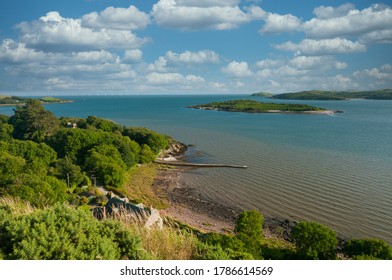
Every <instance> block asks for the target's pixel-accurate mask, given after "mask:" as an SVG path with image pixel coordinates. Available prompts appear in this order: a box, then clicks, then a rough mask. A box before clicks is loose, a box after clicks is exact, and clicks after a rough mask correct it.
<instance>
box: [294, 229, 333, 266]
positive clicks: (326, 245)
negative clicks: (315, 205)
mask: <svg viewBox="0 0 392 280" xmlns="http://www.w3.org/2000/svg"><path fill="white" fill-rule="evenodd" d="M291 237H292V239H293V240H294V242H295V245H296V249H297V252H298V254H299V257H301V258H304V259H312V260H317V259H335V258H336V246H337V244H338V240H337V238H336V233H335V232H334V231H333V230H331V229H330V228H328V227H326V226H323V225H320V224H318V223H315V222H300V223H298V224H297V225H296V226H295V227H294V228H293V230H292V232H291Z"/></svg>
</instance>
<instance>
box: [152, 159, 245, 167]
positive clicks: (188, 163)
mask: <svg viewBox="0 0 392 280" xmlns="http://www.w3.org/2000/svg"><path fill="white" fill-rule="evenodd" d="M154 162H156V163H159V164H166V165H174V166H190V167H227V168H247V166H246V165H235V164H219V163H191V162H183V161H165V160H155V161H154Z"/></svg>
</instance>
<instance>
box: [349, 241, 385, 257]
mask: <svg viewBox="0 0 392 280" xmlns="http://www.w3.org/2000/svg"><path fill="white" fill-rule="evenodd" d="M344 251H345V253H346V254H347V255H348V256H349V257H352V258H354V259H364V260H366V259H368V260H371V259H382V260H392V247H391V246H389V245H388V244H387V243H386V242H385V241H383V240H380V239H376V238H365V239H352V240H349V241H348V242H347V243H346V246H345V248H344Z"/></svg>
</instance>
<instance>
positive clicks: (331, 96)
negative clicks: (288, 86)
mask: <svg viewBox="0 0 392 280" xmlns="http://www.w3.org/2000/svg"><path fill="white" fill-rule="evenodd" d="M252 96H262V97H268V98H272V99H292V100H348V99H376V100H392V89H382V90H368V91H323V90H310V91H299V92H289V93H281V94H276V95H272V94H270V93H268V92H259V93H254V94H252Z"/></svg>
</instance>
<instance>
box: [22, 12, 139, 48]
mask: <svg viewBox="0 0 392 280" xmlns="http://www.w3.org/2000/svg"><path fill="white" fill-rule="evenodd" d="M17 27H18V28H19V31H20V37H21V41H22V42H23V43H25V44H26V45H27V46H29V47H33V48H35V49H41V50H45V51H51V50H53V51H70V50H83V49H108V48H123V49H135V48H138V47H140V46H141V45H143V44H144V43H146V41H147V40H146V39H141V38H138V37H137V36H136V35H135V34H133V33H132V32H131V31H127V30H114V29H107V28H102V29H90V28H85V27H83V26H82V24H81V20H80V19H73V18H63V17H62V16H61V15H60V14H59V13H58V12H49V13H47V14H46V16H43V17H41V18H40V19H39V20H37V21H33V22H22V23H20V24H18V25H17Z"/></svg>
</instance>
